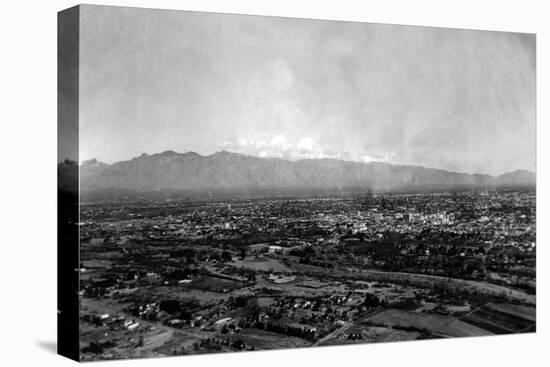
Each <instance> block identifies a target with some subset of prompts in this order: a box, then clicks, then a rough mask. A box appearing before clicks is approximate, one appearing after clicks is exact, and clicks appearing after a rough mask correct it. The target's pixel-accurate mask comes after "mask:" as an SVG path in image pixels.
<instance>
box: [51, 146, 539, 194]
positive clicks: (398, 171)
mask: <svg viewBox="0 0 550 367" xmlns="http://www.w3.org/2000/svg"><path fill="white" fill-rule="evenodd" d="M76 167H77V166H76V165H75V167H74V169H76ZM71 170H72V169H71V168H70V167H68V166H67V164H66V163H61V164H60V167H59V172H60V175H61V176H62V175H63V174H62V173H61V172H69V171H71ZM62 181H63V180H62V178H61V177H60V182H62ZM535 182H536V176H535V173H533V172H529V171H523V170H517V171H514V172H510V173H506V174H503V175H500V176H497V177H494V176H490V175H483V174H467V173H457V172H449V171H445V170H439V169H432V168H425V167H420V166H400V165H392V164H387V163H377V162H371V163H359V162H348V161H342V160H336V159H304V160H299V161H287V160H282V159H277V158H259V157H252V156H246V155H242V154H237V153H230V152H226V151H222V152H217V153H215V154H212V155H209V156H202V155H199V154H197V153H194V152H188V153H176V152H173V151H166V152H163V153H159V154H152V155H147V154H142V155H141V156H139V157H136V158H134V159H131V160H128V161H121V162H116V163H113V164H105V163H101V162H98V161H96V160H91V161H86V162H84V163H82V165H81V166H80V189H81V192H83V193H86V192H88V193H90V192H106V191H110V192H111V193H112V192H113V191H120V192H126V193H127V192H137V193H143V192H159V191H161V192H162V191H170V192H192V193H209V192H210V193H211V192H263V193H266V194H270V193H276V192H293V191H294V190H297V191H299V192H308V191H334V190H336V191H351V192H375V193H376V192H397V191H409V192H410V191H412V192H414V191H430V190H453V189H469V188H494V187H516V186H534V185H535Z"/></svg>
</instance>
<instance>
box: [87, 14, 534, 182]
mask: <svg viewBox="0 0 550 367" xmlns="http://www.w3.org/2000/svg"><path fill="white" fill-rule="evenodd" d="M80 24H81V33H80V85H79V88H80V102H79V108H80V110H79V120H80V126H79V134H80V146H79V150H80V151H79V153H80V160H81V161H82V160H87V159H91V158H96V159H98V160H100V161H103V162H107V163H112V162H115V161H120V160H127V159H131V158H133V157H136V156H139V155H141V154H142V153H147V154H154V153H160V152H163V151H166V150H173V151H176V152H182V153H183V152H187V151H194V152H197V153H199V154H203V155H209V154H212V153H214V152H216V151H221V150H227V151H231V152H237V153H243V154H248V155H253V156H260V157H279V158H283V159H290V160H297V159H304V158H337V159H343V160H352V161H361V162H370V161H381V162H387V163H392V164H407V165H421V166H426V167H433V168H440V169H446V170H451V171H459V172H469V173H489V174H494V175H497V174H502V173H504V172H509V171H513V170H516V169H527V170H531V171H534V170H535V159H536V147H535V140H536V139H535V132H536V131H535V130H536V116H535V113H536V111H535V36H534V35H532V34H518V33H508V32H487V31H472V30H457V29H443V28H430V27H412V26H396V25H382V24H369V23H354V22H335V21H318V20H305V19H291V18H276V17H258V16H246V15H225V14H214V13H200V12H184V11H166V10H146V9H136V8H122V7H104V6H83V7H82V8H81V17H80Z"/></svg>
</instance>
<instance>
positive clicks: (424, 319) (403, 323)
mask: <svg viewBox="0 0 550 367" xmlns="http://www.w3.org/2000/svg"><path fill="white" fill-rule="evenodd" d="M363 323H366V324H370V325H377V326H386V327H392V328H395V329H405V330H416V331H425V332H429V333H432V334H434V335H437V336H445V337H451V336H456V337H458V336H483V335H491V334H492V333H490V332H488V331H486V330H484V329H481V328H478V327H476V326H474V325H471V324H468V323H466V322H463V321H460V320H458V319H456V318H454V317H450V316H444V315H437V314H424V313H417V312H408V311H402V310H396V309H389V310H385V311H382V312H380V313H378V314H376V315H374V316H372V317H370V318H368V319H365V320H363Z"/></svg>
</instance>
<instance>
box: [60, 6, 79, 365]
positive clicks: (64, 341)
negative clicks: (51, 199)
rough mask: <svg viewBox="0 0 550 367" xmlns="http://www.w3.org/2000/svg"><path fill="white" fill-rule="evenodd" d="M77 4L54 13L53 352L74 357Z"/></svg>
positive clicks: (76, 346)
mask: <svg viewBox="0 0 550 367" xmlns="http://www.w3.org/2000/svg"><path fill="white" fill-rule="evenodd" d="M79 13H80V12H79V7H78V6H76V7H73V8H70V9H67V10H64V11H61V12H59V13H58V17H57V41H58V44H57V98H58V99H57V108H58V130H57V131H58V136H57V137H58V161H57V207H58V209H57V231H58V234H57V236H58V237H57V238H58V240H57V352H58V354H60V355H62V356H65V357H67V358H70V359H73V360H76V361H78V360H79V332H78V330H79V327H78V321H79V230H78V218H79V211H78V208H79V204H78V202H79V167H78V86H79V83H78V79H79V67H78V62H79Z"/></svg>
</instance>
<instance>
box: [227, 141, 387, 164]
mask: <svg viewBox="0 0 550 367" xmlns="http://www.w3.org/2000/svg"><path fill="white" fill-rule="evenodd" d="M220 149H224V150H228V151H231V152H235V153H241V154H246V155H251V156H255V157H261V158H281V159H287V160H292V161H296V160H300V159H322V158H332V159H340V160H344V161H353V162H363V163H369V162H392V161H393V157H392V156H390V155H384V154H380V153H377V152H373V153H367V152H352V151H347V150H344V151H328V150H324V149H323V148H322V147H321V146H320V145H319V144H318V143H316V142H315V141H314V140H313V139H312V138H310V137H308V136H305V137H301V138H296V139H289V138H287V137H286V136H285V135H283V134H276V135H274V136H273V137H271V138H270V137H269V136H267V137H257V136H255V137H246V138H245V137H243V138H240V139H238V140H235V141H226V142H224V143H222V144H221V145H220Z"/></svg>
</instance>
